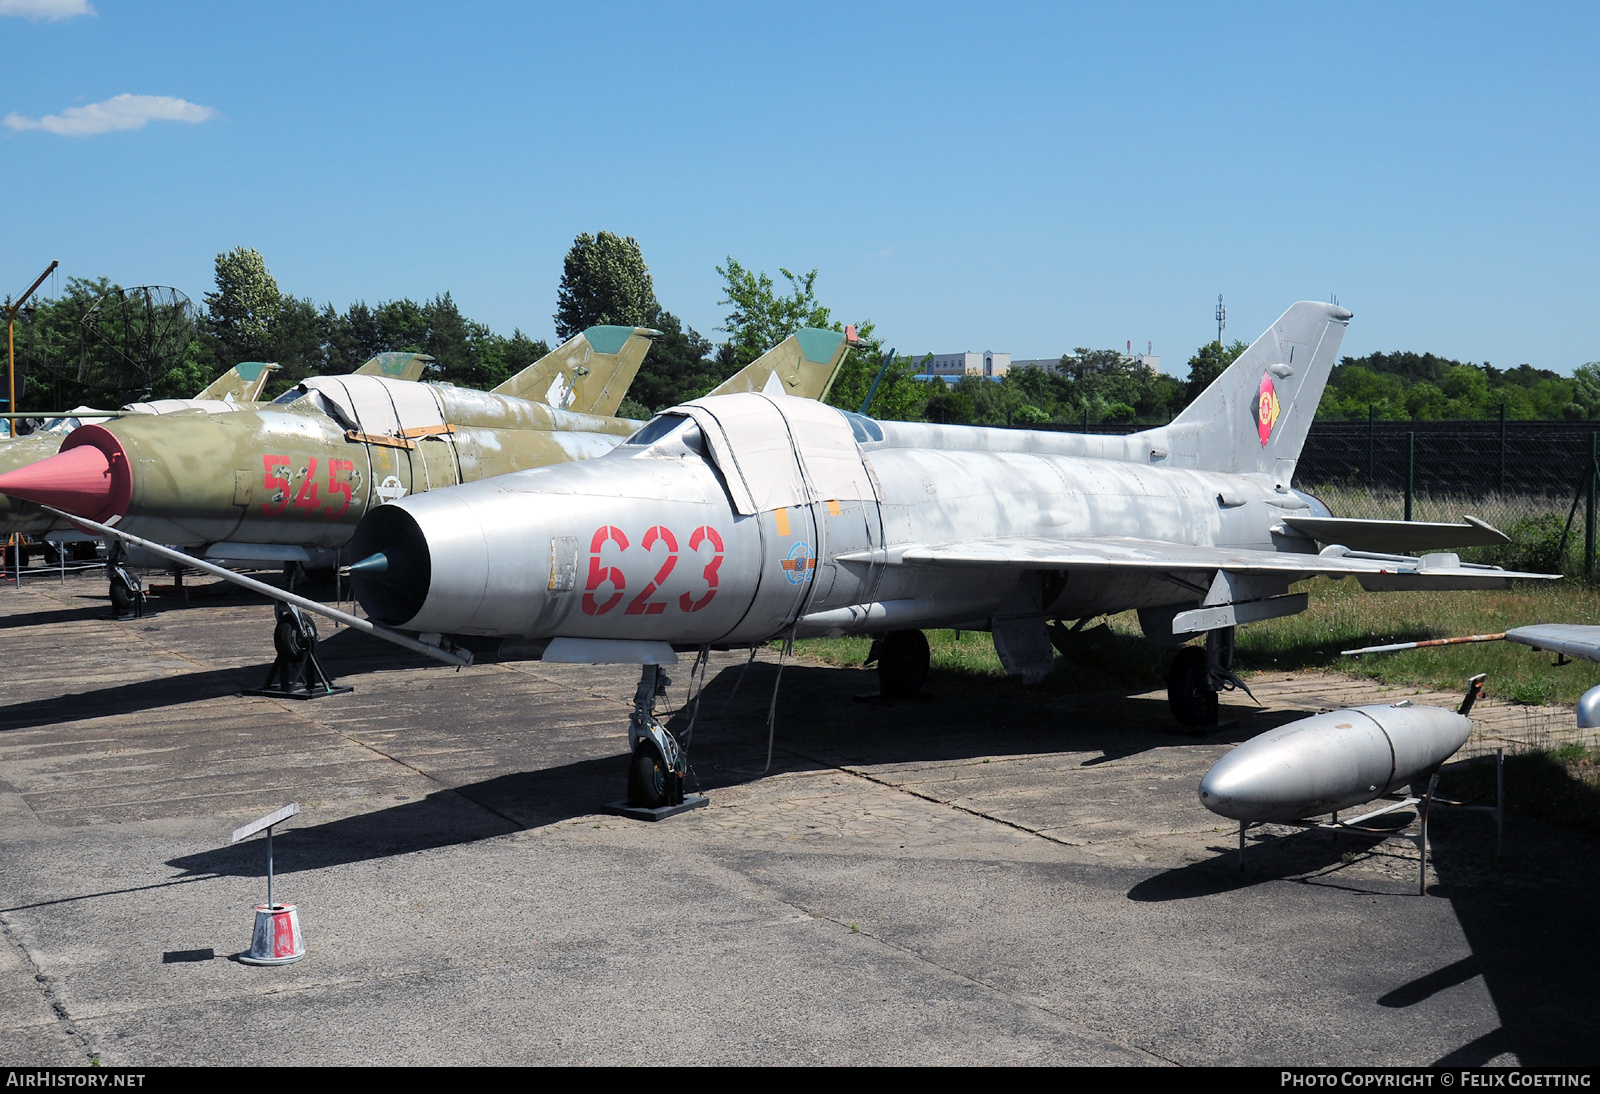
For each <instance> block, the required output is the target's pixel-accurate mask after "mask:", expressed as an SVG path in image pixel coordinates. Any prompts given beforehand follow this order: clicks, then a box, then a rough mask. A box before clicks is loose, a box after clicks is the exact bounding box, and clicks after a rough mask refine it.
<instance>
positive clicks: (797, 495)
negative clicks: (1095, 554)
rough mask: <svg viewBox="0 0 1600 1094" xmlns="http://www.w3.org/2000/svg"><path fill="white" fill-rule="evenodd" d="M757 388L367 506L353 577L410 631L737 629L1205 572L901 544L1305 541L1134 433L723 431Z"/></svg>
mask: <svg viewBox="0 0 1600 1094" xmlns="http://www.w3.org/2000/svg"><path fill="white" fill-rule="evenodd" d="M760 398H761V396H756V395H741V396H725V397H720V398H718V399H707V400H703V401H702V403H701V404H691V405H690V407H688V408H683V409H682V410H681V411H675V412H673V413H683V414H685V415H686V417H685V418H684V419H683V422H682V425H681V427H680V428H678V429H676V430H674V431H673V432H670V433H668V434H667V435H665V436H663V437H661V438H660V439H658V440H655V441H654V442H653V443H648V444H634V443H630V444H625V445H623V446H621V447H619V448H617V449H615V450H614V451H612V452H610V453H608V454H607V455H605V456H602V457H600V458H598V459H594V460H588V461H585V462H582V463H575V464H567V465H563V466H558V467H546V468H538V469H535V470H530V471H525V472H519V473H517V474H512V475H505V476H501V477H498V478H495V479H491V480H486V481H482V482H477V483H471V484H466V485H462V486H458V487H452V488H450V489H448V490H442V491H432V492H429V493H427V494H423V495H418V496H414V497H408V498H405V499H403V500H401V501H399V502H396V503H393V504H391V505H386V506H382V507H380V508H378V509H375V510H373V511H372V512H370V513H369V514H368V516H367V517H366V518H365V520H364V521H363V523H362V525H361V526H360V528H359V529H358V530H357V534H356V538H355V541H354V543H353V544H352V548H353V550H352V557H356V558H360V557H363V555H364V554H366V553H369V552H376V551H383V552H385V553H386V554H388V555H389V556H390V557H391V562H392V563H393V567H394V568H393V571H392V572H391V573H390V574H389V575H388V576H387V578H386V579H385V581H384V582H381V583H380V582H377V581H374V580H373V579H371V578H364V577H361V576H360V575H356V576H357V580H356V581H355V583H354V584H355V588H356V591H357V595H358V596H359V597H360V598H361V600H362V603H363V606H364V607H365V608H366V610H367V611H368V613H369V614H371V615H372V616H373V618H375V619H378V620H381V621H382V622H385V623H388V624H390V625H393V626H397V627H402V628H404V629H406V630H411V631H420V632H432V633H448V634H472V635H500V636H521V637H526V638H530V639H541V638H552V637H558V636H559V637H566V638H606V639H619V638H620V639H632V640H658V641H667V642H671V643H673V644H675V645H677V646H679V647H685V646H695V645H699V644H701V643H713V644H719V645H720V644H727V645H741V644H747V643H756V642H761V641H765V640H767V639H769V638H772V637H773V636H775V635H780V634H787V633H790V632H791V631H793V632H794V633H797V634H798V635H801V636H805V635H816V634H848V633H874V632H882V631H887V630H898V629H910V628H921V627H938V626H959V627H971V628H975V629H987V628H988V627H989V626H990V623H991V621H992V620H994V619H996V618H1002V617H1009V616H1038V615H1041V614H1042V615H1044V616H1047V617H1078V616H1084V615H1092V614H1097V613H1102V612H1112V611H1122V610H1126V609H1129V608H1140V607H1151V606H1159V605H1170V604H1174V603H1193V602H1194V601H1195V600H1197V599H1198V595H1199V594H1200V593H1203V592H1204V590H1205V588H1206V584H1207V583H1208V582H1209V581H1210V579H1211V576H1212V575H1211V573H1210V572H1207V571H1200V572H1196V573H1194V574H1192V575H1184V574H1166V575H1160V576H1153V575H1151V574H1149V573H1143V572H1127V573H1121V574H1118V573H1111V574H1103V573H1101V574H1096V573H1087V572H1071V573H1065V574H1043V573H1041V572H1023V573H1020V574H1017V575H1015V576H1011V577H1007V578H1004V579H1001V580H994V579H992V578H990V579H989V580H988V582H987V583H985V581H984V579H983V577H982V575H975V573H974V571H972V570H970V569H967V568H965V567H962V566H959V565H957V566H938V565H923V566H903V565H895V564H892V563H893V562H895V561H897V560H896V559H895V552H896V550H897V548H904V547H906V546H908V545H927V544H939V543H947V542H955V541H972V540H975V539H980V538H999V537H1027V536H1039V537H1059V536H1064V535H1076V536H1132V537H1143V538H1145V539H1159V540H1164V541H1169V542H1173V543H1179V544H1196V545H1207V546H1237V547H1253V548H1256V549H1265V550H1286V549H1298V550H1300V551H1306V550H1313V551H1314V546H1313V545H1311V544H1310V542H1309V541H1307V540H1304V539H1298V540H1295V539H1284V538H1283V537H1281V536H1278V535H1275V533H1274V532H1273V531H1272V530H1271V529H1272V528H1273V526H1274V525H1277V524H1278V522H1279V521H1280V520H1281V519H1282V516H1283V515H1284V514H1285V513H1290V514H1293V513H1304V512H1306V511H1308V509H1309V508H1310V507H1311V503H1310V502H1309V501H1308V500H1307V498H1306V497H1305V496H1303V495H1300V494H1298V493H1296V492H1295V491H1293V490H1290V489H1288V486H1287V483H1280V482H1275V481H1273V478H1272V476H1270V475H1267V474H1225V473H1217V472H1209V471H1200V470H1193V469H1185V468H1173V467H1168V466H1163V462H1164V461H1165V459H1166V453H1164V452H1160V451H1159V450H1152V449H1151V448H1150V445H1149V443H1148V441H1144V440H1141V435H1137V434H1136V435H1134V436H1131V437H1097V436H1084V435H1080V434H1057V433H1043V432H1026V431H1013V430H1001V429H976V428H971V427H956V428H951V427H942V426H937V425H923V424H914V423H894V422H883V423H876V422H869V421H867V420H866V419H860V418H855V417H854V416H847V415H845V414H843V413H842V412H840V411H837V410H833V409H832V408H828V407H825V406H821V405H820V404H815V403H810V402H805V401H802V400H787V401H784V402H783V403H782V404H780V405H781V414H779V413H774V414H772V415H771V422H772V424H771V428H770V429H769V430H767V431H764V432H763V431H760V430H759V429H757V427H758V426H759V425H760V422H759V421H757V422H755V423H754V424H752V425H751V426H750V428H749V430H747V435H746V438H745V440H744V441H743V442H742V444H741V445H739V446H735V447H732V448H729V447H727V437H728V436H732V435H733V434H734V433H736V432H737V431H738V428H740V427H739V426H738V425H737V423H736V422H734V424H731V425H728V433H727V435H723V434H722V432H721V431H720V429H719V426H718V423H717V421H716V420H714V416H715V415H718V414H720V415H721V416H722V418H723V420H724V422H723V424H727V423H728V422H729V421H732V418H730V415H732V413H733V411H734V410H741V409H742V408H740V407H733V408H728V407H726V406H725V405H724V404H723V400H727V399H745V400H750V399H760ZM697 407H698V408H700V409H696V408H697ZM754 412H755V411H754V409H752V413H754ZM762 413H765V411H762ZM657 420H658V421H662V419H657ZM852 426H853V427H854V430H855V431H854V433H852ZM762 443H766V448H765V450H762V451H755V450H753V449H759V448H760V445H761V444H762ZM819 453H820V454H822V455H821V456H819ZM774 500H776V501H777V502H781V503H782V504H774V503H773V502H774ZM740 510H744V511H740ZM1280 528H1281V525H1280ZM1275 541H1276V542H1275Z"/></svg>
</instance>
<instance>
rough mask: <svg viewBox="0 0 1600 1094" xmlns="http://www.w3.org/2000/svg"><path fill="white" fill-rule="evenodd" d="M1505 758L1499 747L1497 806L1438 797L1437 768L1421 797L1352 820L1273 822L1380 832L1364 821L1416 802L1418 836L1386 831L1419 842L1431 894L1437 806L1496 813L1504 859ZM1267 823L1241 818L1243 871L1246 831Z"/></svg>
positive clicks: (1397, 798) (1396, 800)
mask: <svg viewBox="0 0 1600 1094" xmlns="http://www.w3.org/2000/svg"><path fill="white" fill-rule="evenodd" d="M1505 758H1506V757H1505V749H1503V748H1500V749H1496V750H1495V796H1494V804H1493V805H1468V804H1466V803H1465V802H1457V801H1451V800H1450V799H1448V798H1441V797H1439V796H1438V790H1439V772H1438V771H1435V772H1433V774H1431V775H1429V776H1428V788H1427V790H1425V791H1423V793H1422V795H1421V796H1420V797H1418V796H1415V795H1411V794H1406V795H1390V804H1388V805H1385V806H1382V807H1380V808H1378V809H1374V810H1372V811H1371V812H1368V813H1363V814H1361V816H1359V817H1354V818H1352V819H1350V820H1348V821H1340V820H1339V814H1338V813H1334V814H1333V819H1332V820H1331V821H1277V822H1273V823H1278V824H1285V825H1289V826H1292V827H1295V828H1306V829H1314V828H1316V829H1322V830H1323V831H1338V830H1341V829H1343V830H1346V831H1367V832H1372V831H1376V829H1371V828H1366V829H1363V828H1362V827H1361V825H1362V823H1363V822H1365V821H1369V820H1372V819H1373V818H1375V817H1381V816H1383V815H1384V814H1386V813H1393V812H1394V811H1395V810H1397V809H1404V808H1405V807H1406V806H1408V805H1414V806H1416V807H1417V822H1418V824H1417V834H1416V835H1414V836H1408V835H1405V834H1404V832H1403V830H1402V831H1396V832H1385V833H1384V834H1385V835H1388V836H1389V837H1391V838H1394V837H1399V838H1401V839H1408V840H1410V841H1411V842H1413V843H1415V844H1416V845H1417V851H1418V855H1417V860H1418V861H1417V895H1418V896H1427V895H1428V822H1429V820H1430V818H1431V814H1432V812H1433V808H1434V806H1440V807H1443V808H1448V809H1475V810H1479V811H1481V812H1484V813H1492V814H1494V823H1495V844H1494V857H1495V861H1496V862H1498V861H1500V855H1501V851H1502V849H1503V847H1504V841H1505V816H1506V813H1505V808H1506V783H1505ZM1414 785H1415V784H1413V786H1414ZM1264 823H1267V822H1264V821H1257V822H1254V823H1250V822H1246V821H1240V822H1239V869H1240V870H1243V869H1244V834H1245V832H1246V831H1248V830H1249V829H1251V828H1256V827H1259V826H1260V825H1261V824H1264Z"/></svg>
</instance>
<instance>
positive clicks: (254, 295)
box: [205, 247, 283, 367]
mask: <svg viewBox="0 0 1600 1094" xmlns="http://www.w3.org/2000/svg"><path fill="white" fill-rule="evenodd" d="M216 284H217V289H216V291H215V292H209V293H206V295H205V301H206V311H207V313H208V317H209V319H210V328H211V331H212V333H213V334H214V335H215V336H216V337H217V338H218V340H219V341H221V343H222V345H223V347H224V350H225V359H226V360H227V363H228V366H229V367H231V366H233V365H234V364H237V363H238V362H240V361H250V360H255V361H261V360H270V359H271V358H270V357H269V356H268V353H267V351H268V347H269V345H270V342H271V338H272V327H273V324H274V323H275V322H276V321H277V319H278V313H279V311H280V310H281V309H282V306H283V294H282V293H280V292H279V291H278V282H277V281H276V280H274V279H273V276H272V273H271V271H269V270H268V269H267V263H266V260H265V259H263V258H262V257H261V253H260V252H259V251H257V250H255V249H254V248H251V247H235V248H234V249H233V250H231V251H224V252H223V253H222V254H219V255H217V260H216Z"/></svg>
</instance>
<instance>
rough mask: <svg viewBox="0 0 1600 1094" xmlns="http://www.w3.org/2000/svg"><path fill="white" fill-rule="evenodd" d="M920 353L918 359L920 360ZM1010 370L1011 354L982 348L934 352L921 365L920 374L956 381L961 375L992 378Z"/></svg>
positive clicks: (949, 381)
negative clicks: (980, 349) (963, 351)
mask: <svg viewBox="0 0 1600 1094" xmlns="http://www.w3.org/2000/svg"><path fill="white" fill-rule="evenodd" d="M920 359H921V355H919V357H918V360H919V361H920ZM1009 371H1011V354H1009V353H996V352H994V351H993V350H987V349H986V350H984V351H983V352H982V353H972V352H970V351H969V352H966V353H935V354H932V355H931V356H929V357H928V361H927V363H926V364H924V365H923V366H922V372H921V375H923V376H927V377H933V376H937V377H939V378H940V379H941V380H944V381H945V382H946V383H950V384H953V383H956V382H957V381H959V380H960V379H961V378H962V377H963V376H983V377H986V378H988V379H991V380H994V379H999V378H1000V377H1001V376H1004V375H1005V374H1006V373H1007V372H1009Z"/></svg>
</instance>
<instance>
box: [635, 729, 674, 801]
mask: <svg viewBox="0 0 1600 1094" xmlns="http://www.w3.org/2000/svg"><path fill="white" fill-rule="evenodd" d="M667 775H668V772H667V762H666V761H665V760H663V759H662V758H661V753H659V752H657V751H656V749H655V746H654V745H650V744H644V745H640V746H639V748H638V750H637V751H635V752H634V754H633V759H632V760H631V761H629V763H628V804H629V805H639V806H643V807H644V808H646V809H655V808H657V807H659V806H663V805H665V804H667Z"/></svg>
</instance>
